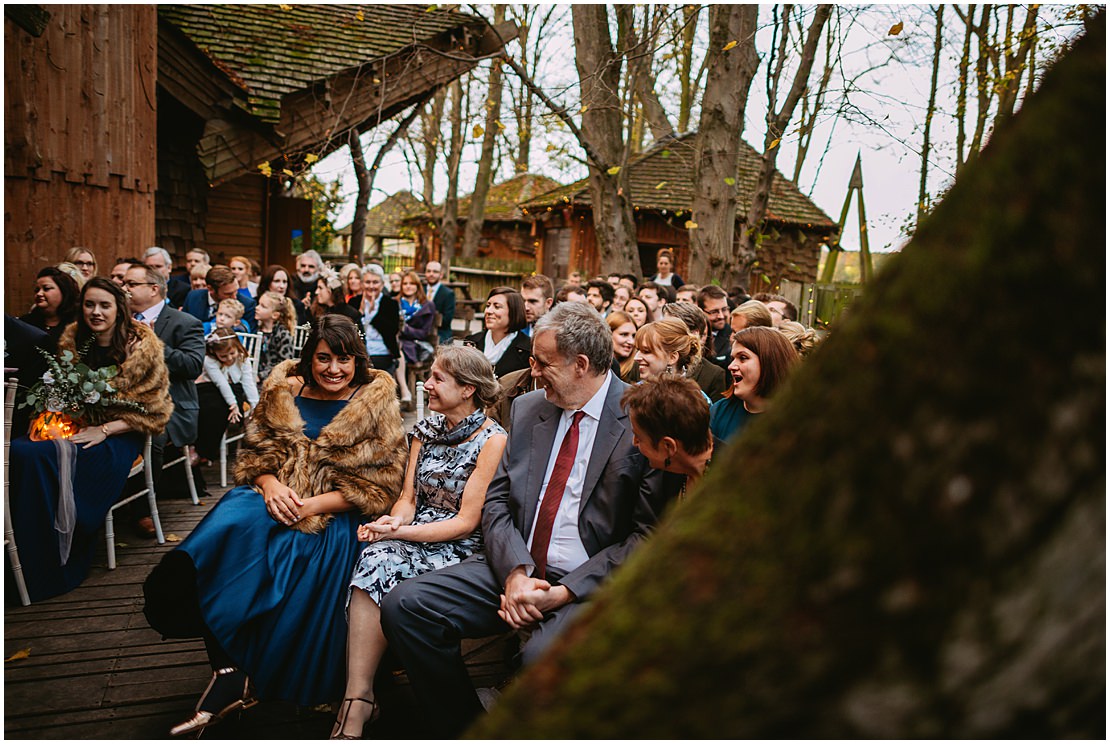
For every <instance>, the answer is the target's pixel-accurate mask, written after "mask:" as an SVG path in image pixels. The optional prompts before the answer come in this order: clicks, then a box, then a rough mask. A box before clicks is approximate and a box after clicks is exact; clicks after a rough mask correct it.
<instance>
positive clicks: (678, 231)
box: [520, 133, 837, 291]
mask: <svg viewBox="0 0 1110 744" xmlns="http://www.w3.org/2000/svg"><path fill="white" fill-rule="evenodd" d="M697 147H698V136H697V133H690V134H685V135H680V136H677V137H673V138H669V139H667V140H665V141H663V142H660V143H657V144H655V145H654V146H653V147H652V148H651V149H650V150H648V151H646V152H645V153H643V154H642V155H640V156H638V157H637V158H636V159H634V160H633V161H632V162H631V163H630V164H629V165H628V168H629V186H630V190H631V197H632V203H633V207H634V213H635V219H636V240H637V243H638V245H639V253H640V273H641V274H642V275H643V276H651V275H653V274H654V273H655V255H656V252H657V251H658V250H659V249H660V248H671V249H673V250H674V252H675V270H676V272H677V273H678V274H680V275H683V276H686V275H687V268H688V266H689V258H690V236H689V230H688V229H687V228H686V222H687V221H688V220H689V219H690V209H691V205H692V204H693V201H694V162H695V155H696V152H697ZM740 147H741V151H740V155H741V158H740V179H739V186H738V189H739V194H738V200H737V218H736V219H737V225H736V229H737V233H739V231H740V230H741V229H742V228H743V226H744V225H743V222H744V215H745V213H746V211H747V205H748V204H749V203H750V201H751V194H752V191H753V190H754V187H755V180H756V175H757V174H758V171H759V154H758V153H757V152H756V151H755V150H754V149H753V148H752V147H751V146H750V145H748V144H747V143H746V142H741V145H740ZM520 207H521V209H522V210H523V212H524V214H525V215H527V217H528V218H529V219H531V220H532V221H533V222H534V224H535V227H534V235H535V238H534V241H535V242H536V244H537V247H538V251H537V266H539V267H542V268H541V270H542V272H543V273H544V274H547V275H548V276H551V277H565V276H567V275H568V274H569V273H570V272H571V271H581V272H582V273H583V275H586V276H592V275H595V274H598V273H600V271H601V258H600V255H599V253H598V249H597V233H596V231H595V228H594V221H593V209H592V207H591V205H590V189H589V181H588V179H582V180H581V181H577V182H575V183H572V184H570V185H568V186H564V187H562V188H558V189H555V190H552V191H548V192H547V193H544V194H541V195H539V196H537V197H534V198H532V199H529V200H527V201H522V202H521V204H520ZM765 230H766V233H767V237H766V238H765V239H764V240H763V242H762V244H761V245H760V248H759V252H758V257H757V260H758V264H757V265H756V266H755V267H754V269H753V271H752V287H751V289H752V290H754V291H762V290H763V289H764V288H765V287H766V286H769V285H768V282H767V281H766V280H764V279H763V277H766V278H767V280H769V281H770V283H771V285H778V284H779V282H781V281H783V280H788V281H794V282H810V283H811V282H814V281H816V279H817V264H818V261H819V259H820V257H821V248H822V246H824V245H825V244H826V243H827V241H828V240H829V238H830V237H831V236H832V235H833V234H834V233H836V231H837V225H836V223H835V222H833V221H832V219H830V218H829V216H828V215H827V214H825V212H824V211H822V210H821V208H820V207H818V206H817V205H816V204H814V203H813V202H812V201H811V200H810V199H809V198H808V197H807V196H806V195H805V194H803V193H802V192H801V191H800V190H799V189H798V187H797V186H796V185H794V184H793V183H791V182H790V181H788V180H787V179H786V178H784V177H783V176H782V174H780V173H779V172H778V171H776V172H775V177H774V181H773V183H772V188H771V198H770V204H769V206H768V209H767V218H766V226H765Z"/></svg>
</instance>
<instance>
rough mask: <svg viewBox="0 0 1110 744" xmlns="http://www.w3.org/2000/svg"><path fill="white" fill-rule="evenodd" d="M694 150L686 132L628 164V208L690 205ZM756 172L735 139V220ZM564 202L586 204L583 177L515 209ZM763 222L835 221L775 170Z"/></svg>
mask: <svg viewBox="0 0 1110 744" xmlns="http://www.w3.org/2000/svg"><path fill="white" fill-rule="evenodd" d="M696 149H697V133H696V132H692V133H688V134H684V135H680V136H678V137H673V138H670V139H668V140H666V141H664V142H661V143H658V144H656V145H655V146H653V147H652V148H651V149H650V150H648V151H647V152H645V153H643V154H642V155H640V156H639V157H637V158H636V159H634V160H633V161H632V162H631V163H629V165H628V168H629V173H628V177H629V190H630V192H631V195H632V203H633V205H634V206H635V207H637V208H639V209H649V210H659V211H664V210H665V211H668V212H674V213H683V212H687V213H688V212H689V211H690V208H691V206H692V205H693V202H694V159H695V153H696ZM758 174H759V153H757V152H756V151H755V149H754V148H752V146H751V145H749V144H748V143H746V142H743V141H741V143H740V184H739V194H738V197H739V198H738V200H737V214H738V215H740V216H743V215H744V214H745V213H746V212H747V208H748V203H749V202H750V200H751V193H752V191H753V190H754V188H755V180H756V177H757V175H758ZM564 204H575V205H581V206H589V204H590V189H589V179H586V178H584V179H582V180H581V181H577V182H575V183H572V184H570V185H568V186H563V187H562V188H558V189H554V190H552V191H549V192H547V193H545V194H541V195H540V196H538V197H535V198H533V199H530V200H528V201H523V202H522V203H521V205H520V206H521V207H523V208H524V209H525V210H526V211H527V212H530V213H536V212H539V211H544V210H546V209H547V208H548V207H557V206H561V205H564ZM767 219H768V220H771V221H775V222H782V223H785V224H792V225H802V226H806V227H818V228H827V229H832V228H835V227H836V223H835V222H833V220H832V219H831V218H830V217H829V216H828V215H827V214H825V212H824V211H823V210H822V209H821V208H820V207H818V206H817V205H816V204H814V203H813V202H812V201H811V200H810V199H809V197H807V196H806V195H805V194H803V193H802V192H801V191H800V190H799V189H798V187H797V186H796V185H795V184H793V183H791V182H790V181H788V180H786V178H785V177H784V176H783V175H782V174H781V173H779V172H778V171H777V170H776V171H775V176H774V180H773V181H772V184H771V198H770V203H769V205H768V207H767Z"/></svg>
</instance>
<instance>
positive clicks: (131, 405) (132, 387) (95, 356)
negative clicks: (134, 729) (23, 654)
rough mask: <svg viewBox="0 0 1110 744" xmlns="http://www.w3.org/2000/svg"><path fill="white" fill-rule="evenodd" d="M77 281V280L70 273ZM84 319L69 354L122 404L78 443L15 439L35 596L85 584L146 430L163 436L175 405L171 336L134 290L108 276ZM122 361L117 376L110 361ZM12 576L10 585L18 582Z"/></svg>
mask: <svg viewBox="0 0 1110 744" xmlns="http://www.w3.org/2000/svg"><path fill="white" fill-rule="evenodd" d="M67 278H68V277H67ZM79 306H80V311H79V313H78V315H77V321H76V322H74V323H70V324H69V325H68V326H66V329H65V331H63V333H62V335H61V338H60V339H59V341H58V350H59V352H60V353H62V354H65V353H69V354H72V355H73V357H74V362H75V363H83V364H86V365H88V367H89V368H90V369H93V370H100V372H101V374H102V375H103V382H104V383H105V384H106V385H110V386H111V387H112V388H114V390H115V392H110V391H108V390H107V389H102V390H101V391H96V390H95V389H94V390H93V391H90V396H91V395H95V396H96V397H97V398H98V399H99V398H100V397H101V396H105V397H106V396H114V397H115V398H116V399H117V400H118V401H119V402H118V404H113V405H110V406H106V407H101V408H98V409H96V413H95V418H92V419H91V420H89V421H86V422H85V424H84V426H83V427H82V428H81V429H80V430H79V431H78V432H77V433H76V434H74V435H73V436H72V437H70V438H69V439H68V440H58V441H45V442H35V441H31V439H29V438H28V437H27V436H17V437H15V438H14V439H12V442H11V451H10V455H9V458H10V459H9V464H10V470H9V473H8V475H9V483H10V488H9V495H10V500H11V517H12V525H13V527H14V530H15V532H16V533H17V534H19V536H20V537H19V552H20V554H21V558H22V564H23V576H24V578H25V580H26V583H27V590H28V592H29V594H30V596H31V600H32V601H34V602H37V601H40V600H43V599H47V598H49V597H54V596H57V595H59V594H63V593H65V592H68V591H69V590H71V589H73V588H74V587H76V586H78V585H80V584H81V582H82V581H84V580H85V577H86V576H87V575H88V572H89V568H90V566H91V565H92V559H93V555H94V549H95V546H96V537H97V532H98V531H99V530H100V528H101V527H102V526H103V525H104V517H105V516H106V515H107V513H108V509H109V508H110V507H111V506H112V504H113V503H115V501H116V500H117V499H118V498H119V496H120V493H121V492H122V490H123V487H124V484H125V483H126V482H127V475H128V473H129V472H130V470H131V464H132V463H133V462H134V461H135V458H136V456H138V455H139V453H140V451H141V450H142V446H143V439H144V435H146V434H152V435H153V434H158V433H160V432H161V431H162V430H163V429H164V428H165V426H166V423H167V422H168V421H169V419H170V413H171V412H172V411H173V403H172V402H171V400H170V395H169V385H170V380H169V373H168V372H167V371H166V363H165V359H164V354H163V350H162V342H161V341H160V340H159V339H158V337H157V336H156V335H155V334H154V331H153V330H151V329H150V328H148V327H147V326H145V325H143V324H142V323H138V322H136V321H134V320H133V319H132V318H131V313H130V311H129V309H128V299H127V295H126V294H124V290H123V289H122V288H121V287H119V286H118V285H116V284H115V283H113V282H112V281H110V280H108V279H104V278H103V277H93V278H92V279H90V280H89V281H88V282H87V283H86V284H85V286H84V287H82V288H81V294H80V300H79ZM111 367H115V368H117V369H118V372H117V373H116V374H115V375H114V376H112V375H111V374H109V373H108V371H107V370H106V368H111ZM14 587H15V582H14V581H9V582H8V588H9V589H14Z"/></svg>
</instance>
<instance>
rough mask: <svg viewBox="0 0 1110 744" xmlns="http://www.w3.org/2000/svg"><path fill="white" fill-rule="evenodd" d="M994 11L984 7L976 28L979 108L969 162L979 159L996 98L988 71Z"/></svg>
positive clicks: (976, 75) (976, 77) (992, 7)
mask: <svg viewBox="0 0 1110 744" xmlns="http://www.w3.org/2000/svg"><path fill="white" fill-rule="evenodd" d="M993 9H994V6H992V5H989V4H988V5H984V6H983V9H982V12H981V13H980V16H979V25H978V26H977V27H975V34H976V36H977V37H978V41H979V45H978V56H977V57H976V59H975V88H976V101H977V103H978V108H977V109H976V112H975V132H974V134H972V136H971V144H970V145H969V146H968V152H967V162H971V161H972V160H974V159H975V158H977V157H978V156H979V150H980V149H982V147H983V135H984V133H985V131H986V128H987V113H988V112H989V111H990V105H991V99H992V98H993V97H994V96H993V93H992V92H991V91H992V89H993V85H992V83H991V79H990V71H989V70H988V69H987V65H988V63H989V61H990V47H989V44H988V41H987V40H988V38H989V36H988V35H989V32H990V22H991V15H992V11H993Z"/></svg>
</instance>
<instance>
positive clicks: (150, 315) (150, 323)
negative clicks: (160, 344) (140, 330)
mask: <svg viewBox="0 0 1110 744" xmlns="http://www.w3.org/2000/svg"><path fill="white" fill-rule="evenodd" d="M165 306H166V304H165V303H164V302H155V303H154V304H153V305H151V306H150V307H148V308H147V309H146V310H143V311H142V312H141V313H139V314H140V315H142V316H143V319H142V320H141V321H139V322H140V323H142V324H143V325H145V326H147V327H149V328H153V327H154V321H156V320H158V316H159V315H161V314H162V308H164V307H165Z"/></svg>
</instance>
